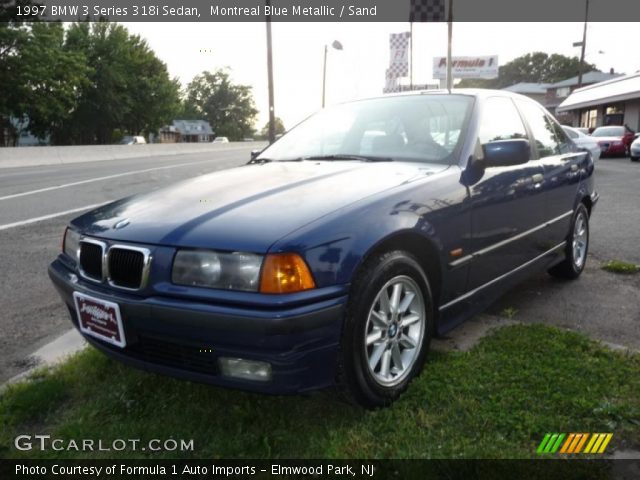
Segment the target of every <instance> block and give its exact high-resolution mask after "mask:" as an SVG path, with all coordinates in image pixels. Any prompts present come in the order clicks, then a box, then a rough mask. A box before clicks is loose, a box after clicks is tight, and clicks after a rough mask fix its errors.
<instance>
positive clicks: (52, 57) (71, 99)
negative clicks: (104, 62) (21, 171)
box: [0, 23, 90, 144]
mask: <svg viewBox="0 0 640 480" xmlns="http://www.w3.org/2000/svg"><path fill="white" fill-rule="evenodd" d="M0 45H1V46H0V71H2V72H3V73H2V75H0V91H2V95H0V97H1V98H2V100H0V113H1V114H2V117H3V125H4V127H5V128H3V129H2V130H3V132H4V131H7V132H8V133H9V135H13V136H14V137H17V135H19V133H20V132H18V131H15V129H14V128H13V125H12V124H11V123H10V122H9V117H14V118H16V119H17V120H19V121H20V122H21V124H23V125H27V121H28V129H29V131H31V133H33V134H34V135H35V136H37V137H39V138H44V137H46V136H47V135H48V134H50V133H51V132H52V131H54V130H55V129H56V128H58V127H59V126H61V125H62V124H63V123H64V122H65V120H67V119H68V118H69V116H70V114H71V112H72V111H73V110H74V108H75V107H76V105H77V100H78V92H79V90H80V89H81V88H82V86H83V85H84V84H85V83H86V76H87V74H88V72H89V70H90V69H89V68H88V67H87V65H86V61H85V58H84V56H83V55H82V54H79V53H77V52H69V51H65V50H64V28H63V26H62V24H60V23H30V24H17V23H14V24H3V25H2V28H0ZM0 140H2V144H6V143H11V142H10V141H8V140H7V139H0Z"/></svg>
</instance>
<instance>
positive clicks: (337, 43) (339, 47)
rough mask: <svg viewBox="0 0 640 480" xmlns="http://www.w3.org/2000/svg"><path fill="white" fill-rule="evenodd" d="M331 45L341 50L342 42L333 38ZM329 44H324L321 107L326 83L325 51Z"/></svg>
mask: <svg viewBox="0 0 640 480" xmlns="http://www.w3.org/2000/svg"><path fill="white" fill-rule="evenodd" d="M331 46H332V47H333V48H334V49H336V50H342V44H341V43H340V42H339V41H338V40H334V41H333V43H332V44H331ZM328 50H329V46H328V45H327V44H325V46H324V65H323V67H322V108H324V99H325V92H326V85H327V51H328Z"/></svg>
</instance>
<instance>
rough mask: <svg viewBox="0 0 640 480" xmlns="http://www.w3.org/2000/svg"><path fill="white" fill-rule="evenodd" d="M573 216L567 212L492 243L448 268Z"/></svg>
mask: <svg viewBox="0 0 640 480" xmlns="http://www.w3.org/2000/svg"><path fill="white" fill-rule="evenodd" d="M571 215H573V210H569V211H568V212H565V213H563V214H562V215H559V216H557V217H556V218H553V219H551V220H549V221H547V222H544V223H541V224H540V225H537V226H535V227H533V228H531V229H529V230H526V231H524V232H522V233H519V234H517V235H514V236H513V237H510V238H507V239H505V240H501V241H499V242H498V243H494V244H493V245H489V246H488V247H485V248H483V249H481V250H478V251H477V252H474V253H471V254H469V255H466V256H464V257H462V258H459V259H457V260H454V261H453V262H450V263H449V267H451V268H455V267H460V266H462V265H465V264H467V263H469V262H471V261H472V260H474V259H476V258H477V257H480V256H482V255H486V254H487V253H490V252H492V251H494V250H497V249H498V248H502V247H504V246H506V245H508V244H510V243H512V242H516V241H518V240H521V239H523V238H524V237H526V236H527V235H531V234H532V233H535V232H537V231H539V230H542V229H543V228H547V227H548V226H550V225H552V224H554V223H556V222H559V221H560V220H562V219H564V218H566V217H569V216H571Z"/></svg>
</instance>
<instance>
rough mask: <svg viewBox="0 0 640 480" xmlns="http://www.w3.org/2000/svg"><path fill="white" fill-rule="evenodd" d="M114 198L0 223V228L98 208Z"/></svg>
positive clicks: (6, 228)
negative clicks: (17, 220)
mask: <svg viewBox="0 0 640 480" xmlns="http://www.w3.org/2000/svg"><path fill="white" fill-rule="evenodd" d="M112 201H113V200H109V201H107V202H101V203H94V204H93V205H86V206H84V207H80V208H72V209H71V210H65V211H64V212H57V213H50V214H49V215H43V216H41V217H34V218H29V219H27V220H20V221H19V222H13V223H5V224H4V225H0V230H8V229H10V228H15V227H22V226H23V225H29V224H30V223H36V222H42V221H43V220H49V219H50V218H56V217H61V216H62V215H67V214H69V213H76V212H82V211H84V210H91V209H93V208H98V207H100V206H102V205H106V204H107V203H110V202H112Z"/></svg>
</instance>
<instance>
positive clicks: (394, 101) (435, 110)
mask: <svg viewBox="0 0 640 480" xmlns="http://www.w3.org/2000/svg"><path fill="white" fill-rule="evenodd" d="M472 104H473V97H471V96H468V95H443V94H442V95H441V94H434V95H428V94H427V95H406V96H398V97H382V98H376V99H372V100H362V101H357V102H351V103H345V104H341V105H337V106H335V107H331V108H327V109H326V110H322V111H320V112H319V113H317V114H315V115H313V116H311V117H309V118H308V119H307V120H305V121H304V122H302V123H301V124H299V125H298V126H297V127H295V128H294V129H292V130H291V131H290V132H288V133H287V134H286V135H284V136H283V137H282V138H281V139H280V140H278V141H277V142H276V143H274V144H273V145H272V146H270V147H269V148H267V149H266V150H264V151H263V152H262V154H261V155H260V156H259V157H258V158H257V159H256V160H257V161H260V160H263V161H286V160H300V159H320V160H322V159H324V160H405V161H412V162H436V163H446V164H449V163H450V162H451V160H452V156H453V153H454V151H455V150H456V147H457V145H458V143H459V142H460V141H461V138H462V137H463V135H461V133H462V132H464V131H465V130H466V124H467V122H468V118H469V113H470V110H471V105H472Z"/></svg>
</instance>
